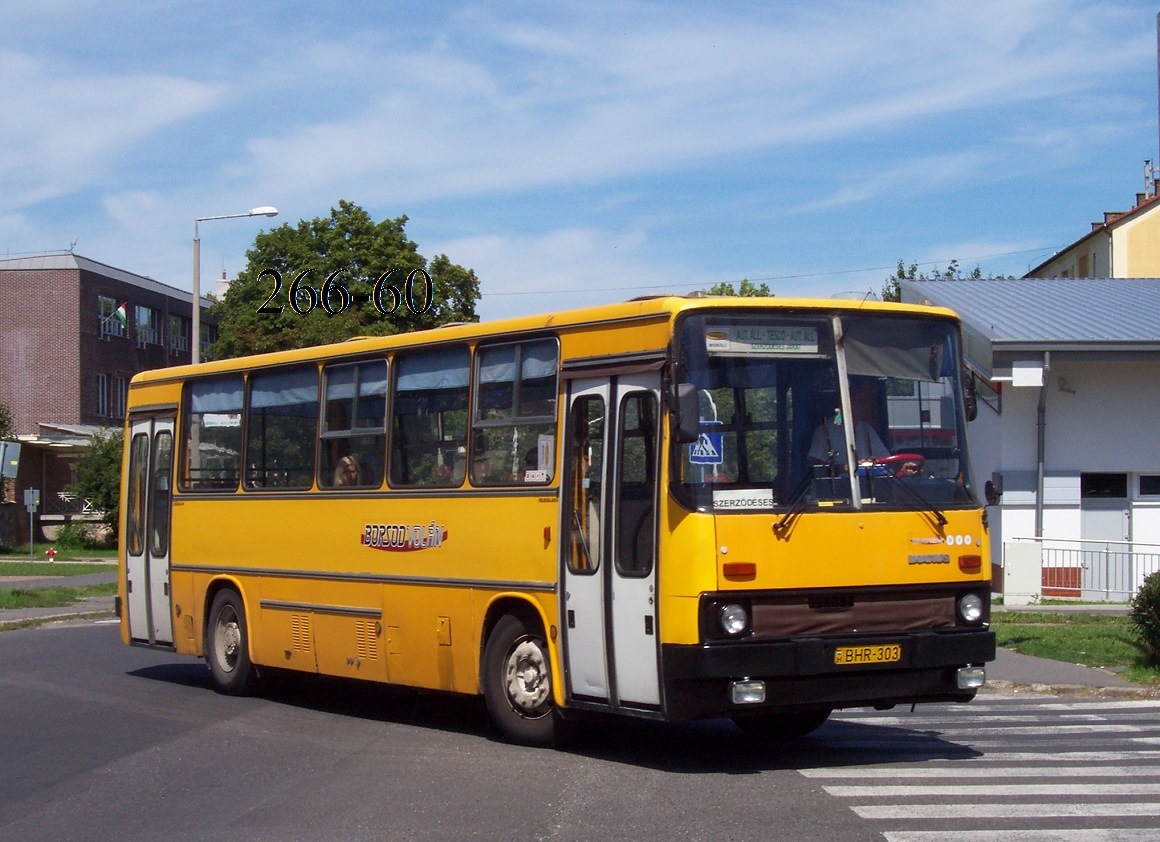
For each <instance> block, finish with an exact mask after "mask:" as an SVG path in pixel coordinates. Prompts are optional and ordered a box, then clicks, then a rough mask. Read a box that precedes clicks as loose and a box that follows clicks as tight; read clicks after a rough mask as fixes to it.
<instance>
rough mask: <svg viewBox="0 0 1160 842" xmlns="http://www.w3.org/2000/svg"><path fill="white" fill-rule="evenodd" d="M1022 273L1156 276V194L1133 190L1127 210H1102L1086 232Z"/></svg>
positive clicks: (1159, 241)
mask: <svg viewBox="0 0 1160 842" xmlns="http://www.w3.org/2000/svg"><path fill="white" fill-rule="evenodd" d="M1024 277H1026V278H1156V277H1160V195H1157V196H1152V197H1151V198H1149V197H1148V195H1147V194H1145V193H1137V194H1136V204H1135V206H1134V207H1133V208H1132V209H1131V210H1128V211H1122V212H1115V211H1112V212H1107V213H1105V214H1104V220H1103V222H1093V223H1092V230H1091V231H1090V232H1089V233H1088V234H1086V235H1084V236H1083V237H1081V238H1080V239H1078V240H1076V241H1075V242H1074V243H1072V244H1071V245H1069V246H1068V247H1067V248H1065V249H1063V250H1062V251H1059V252H1056V254H1054V255H1053V256H1052V257H1051V258H1049V259H1048V260H1045V261H1044V262H1043V263H1040V264H1039V265H1038V266H1036V267H1035V268H1034V269H1032V270H1031V271H1030V272H1028V273H1027V274H1026V275H1024Z"/></svg>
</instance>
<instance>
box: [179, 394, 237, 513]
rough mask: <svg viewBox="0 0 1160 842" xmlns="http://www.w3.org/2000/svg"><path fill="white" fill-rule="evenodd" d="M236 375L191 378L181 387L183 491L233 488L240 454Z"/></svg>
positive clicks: (227, 489) (234, 488)
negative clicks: (183, 455) (185, 421)
mask: <svg viewBox="0 0 1160 842" xmlns="http://www.w3.org/2000/svg"><path fill="white" fill-rule="evenodd" d="M242 395H243V381H242V376H241V375H240V374H237V375H231V376H228V377H214V378H210V379H205V380H194V381H191V382H190V383H188V384H187V385H186V387H185V400H184V403H185V407H186V410H185V411H186V415H187V417H188V419H189V421H188V424H187V426H186V440H185V464H184V468H183V470H182V475H181V487H182V489H183V490H185V491H236V490H237V487H238V478H239V471H238V466H239V465H240V464H241V453H242Z"/></svg>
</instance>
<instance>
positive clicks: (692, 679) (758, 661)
mask: <svg viewBox="0 0 1160 842" xmlns="http://www.w3.org/2000/svg"><path fill="white" fill-rule="evenodd" d="M883 645H885V646H893V645H899V646H901V650H902V651H901V657H900V658H899V659H898V660H897V661H896V662H893V663H889V664H876V663H853V664H850V665H839V664H837V663H835V660H836V653H837V650H839V649H840V648H842V649H849V648H850V647H851V646H853V647H855V648H864V649H872V648H874V647H877V646H883ZM994 659H995V634H994V632H991V631H988V630H985V629H977V630H969V631H954V632H949V631H948V632H907V633H903V634H898V635H888V636H884V635H874V636H873V637H870V636H866V637H861V636H859V637H858V638H857V639H851V638H850V637H844V638H830V637H825V638H823V637H808V638H794V639H790V640H779V641H739V642H731V641H722V642H712V643H705V644H698V645H691V646H689V645H677V644H665V645H662V647H661V668H662V675H663V676H664V679H663V680H664V690H665V701H664V705H665V711H666V714H667V716H668V718H670V719H696V718H700V717H708V716H732V715H734V714H746V713H755V712H759V711H761V710H762V709H772V708H785V707H792V708H810V707H828V708H845V707H889V706H891V705H896V704H910V703H913V702H966V701H970V700H971V699H972V698H974V695H975V692H976V690H975V688H969V689H963V688H961V687H960V686H959V684H960V677H959V670H960V669H961V668H963V667H968V666H980V665H982V664H985V663H986V662H987V661H993V660H994ZM734 682H745V683H747V684H749V683H751V682H758V683H760V684H764V694H763V695H764V699H763V700H762V701H758V702H754V701H747V702H745V703H736V702H734V701H733V696H734V693H733V692H732V688H733V685H734Z"/></svg>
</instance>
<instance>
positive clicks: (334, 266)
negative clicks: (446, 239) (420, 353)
mask: <svg viewBox="0 0 1160 842" xmlns="http://www.w3.org/2000/svg"><path fill="white" fill-rule="evenodd" d="M406 223H407V217H406V216H400V217H398V218H396V219H386V220H383V221H381V222H375V221H374V220H373V219H371V217H370V215H369V214H368V213H367V212H366V211H365V210H363V209H362V208H361V207H359V206H358V205H355V204H353V203H351V202H347V201H340V202H339V203H338V207H336V208H331V211H330V215H329V216H328V217H325V218H323V217H317V218H315V219H312V220H301V221H299V222H298V224H297V225H295V226H291V225H290V224H288V223H287V224H284V225H282V226H280V227H278V228H274V229H272V230H270V231H263V232H262V233H260V234H258V236H257V237H256V238H255V239H254V246H253V248H251V249H250V250H249V251H248V252H246V259H247V263H246V268H245V270H244V271H242V272H241V273H240V274H239V275H238V277H237V279H236V280H234V282H233V283H231V284H230V287H229V290H228V291H227V292H226V294H225V297H224V298H223V299H222V300H221V301H219V302H217V303H216V304H215V305H214V307H213V308H212V309H211V311H210V313H211V315H212V316H213V317H215V318H216V319H217V320H218V340H217V342H215V343H214V345H213V348H212V349H211V354H212V356H214V357H216V358H218V359H222V358H226V357H237V356H241V355H244V354H257V353H262V352H265V351H279V350H285V349H289V348H303V347H306V346H309V345H322V344H326V343H329V342H342V341H344V340H346V339H350V338H351V337H354V336H386V335H389V334H394V333H403V332H406V331H411V330H420V329H423V328H430V327H437V326H438V325H441V324H447V323H448V322H459V321H477V320H478V316H477V315H476V313H475V304H476V301H477V300H478V299H479V279H478V278H476V276H475V272H473V271H472V270H470V269H465V268H463V267H462V266H459V265H457V264H454V263H452V262H451V261H450V260H449V259H448V258H447V256H446V255H442V254H441V255H438V256H437V257H435V258H433V259H432V260H431V261H430V262H428V261H427V259H426V258H424V257H423V255H421V254H420V253H419V248H418V246H417V245H416V244H415V243H414V242H412V241H411V240H409V239H408V238H407V235H406V233H405V231H404V227H405V226H406ZM268 270H270V271H268ZM391 270H394V272H393V274H392V275H391V276H390V278H389V279H388V280H386V281H385V282H384V283H383V284H382V287H381V288H382V291H383V294H382V295H381V296H380V301H381V303H382V305H383V306H384V308H386V309H390V308H391V305H392V304H395V303H396V298H395V297H394V296H393V295H392V294H391V293H390V292H389V291H388V290H387V287H389V286H393V287H394V288H395V289H397V290H399V292H400V293H401V294H402V295H401V296H400V298H401V300H398V301H397V304H398V306H397V307H396V308H395V309H394V311H393V312H392V313H390V314H389V315H384V314H383V313H381V312H380V311H379V310H378V309H377V308H376V306H375V303H374V301H372V300H369V299H368V298H362V296H368V297H370V296H373V294H374V289H375V285H376V281H378V279H379V278H380V277H382V276H383V275H384V274H385V273H387V272H389V271H391ZM422 271H425V272H427V273H428V274H429V276H430V278H431V286H432V289H431V296H430V302H429V303H428V301H427V300H426V298H427V296H426V289H425V279H424V277H423V276H422V274H421V272H422ZM272 272H277V273H278V275H279V276H280V277H281V288H280V289H279V290H278V291H277V295H275V296H274V297H273V299H272V300H271V294H272V293H274V291H275V287H276V285H277V283H278V282H277V280H276V278H275V277H274V275H273V274H272ZM304 272H305V273H307V274H306V275H304V276H303V274H302V273H304ZM263 273H265V274H263ZM412 273H416V274H413V275H412ZM409 276H410V277H411V278H412V281H413V286H412V291H413V293H414V295H413V297H412V299H411V301H412V303H414V304H415V305H416V309H418V310H421V311H422V312H420V313H414V312H412V310H411V309H410V308H409V307H408V304H407V301H406V299H405V293H406V290H407V280H408V277H409ZM332 277H333V281H332V282H331V294H330V295H329V296H328V297H327V298H326V301H325V302H324V301H323V300H322V296H321V293H322V291H323V289H324V287H326V285H327V280H328V279H329V278H332ZM299 278H301V280H300V281H299V283H298V287H299V294H298V297H297V298H296V302H297V304H298V310H309V312H307V313H302V312H299V311H298V310H295V308H294V307H293V306H291V304H290V292H291V289H292V287H293V286H294V284H295V281H296V280H297V279H299ZM340 285H341V286H342V287H344V288H345V289H346V290H347V292H348V293H349V294H350V296H351V299H350V300H349V301H347V302H345V303H346V306H345V308H344V307H343V304H344V301H343V295H342V293H341V291H340V290H339V289H338V287H339V286H340ZM307 286H308V287H310V288H311V289H312V290H313V291H314V292H313V293H311V292H306V291H304V290H303V287H307ZM312 296H317V297H316V298H315V299H314V301H313V302H312V301H311V298H312ZM267 302H268V305H269V307H270V308H271V309H274V310H277V309H278V308H281V311H280V312H258V310H259V309H261V308H263V307H264V306H266V305H267ZM327 305H329V308H330V309H331V310H334V311H341V312H337V313H335V314H333V315H332V314H331V313H330V312H328V310H327Z"/></svg>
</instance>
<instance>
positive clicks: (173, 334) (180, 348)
mask: <svg viewBox="0 0 1160 842" xmlns="http://www.w3.org/2000/svg"><path fill="white" fill-rule="evenodd" d="M188 352H189V319H187V318H185V316H179V315H177V314H176V313H170V314H169V353H171V354H184V353H188Z"/></svg>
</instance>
